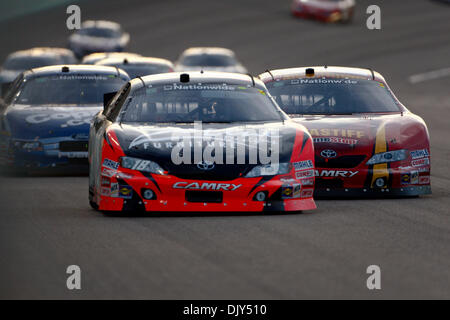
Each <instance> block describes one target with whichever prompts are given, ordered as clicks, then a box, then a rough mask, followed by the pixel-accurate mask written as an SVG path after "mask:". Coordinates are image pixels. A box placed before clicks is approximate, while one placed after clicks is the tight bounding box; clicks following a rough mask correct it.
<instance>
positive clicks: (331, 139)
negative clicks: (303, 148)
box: [313, 137, 358, 145]
mask: <svg viewBox="0 0 450 320" xmlns="http://www.w3.org/2000/svg"><path fill="white" fill-rule="evenodd" d="M313 142H314V143H339V144H350V145H352V144H357V143H358V140H356V139H348V138H339V137H320V138H313Z"/></svg>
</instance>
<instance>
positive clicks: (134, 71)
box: [118, 64, 170, 79]
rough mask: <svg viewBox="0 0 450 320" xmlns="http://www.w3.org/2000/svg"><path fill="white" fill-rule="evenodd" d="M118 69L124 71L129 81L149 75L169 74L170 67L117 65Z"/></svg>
mask: <svg viewBox="0 0 450 320" xmlns="http://www.w3.org/2000/svg"><path fill="white" fill-rule="evenodd" d="M118 67H119V68H120V69H122V70H125V72H126V73H128V75H129V76H130V79H133V78H136V77H143V76H147V75H150V74H157V73H166V72H170V67H168V66H165V65H150V64H149V65H146V64H141V65H131V64H130V65H119V66H118Z"/></svg>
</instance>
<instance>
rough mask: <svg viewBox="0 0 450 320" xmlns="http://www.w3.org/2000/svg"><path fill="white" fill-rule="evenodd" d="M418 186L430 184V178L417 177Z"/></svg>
mask: <svg viewBox="0 0 450 320" xmlns="http://www.w3.org/2000/svg"><path fill="white" fill-rule="evenodd" d="M419 184H430V176H422V177H419Z"/></svg>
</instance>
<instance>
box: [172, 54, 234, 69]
mask: <svg viewBox="0 0 450 320" xmlns="http://www.w3.org/2000/svg"><path fill="white" fill-rule="evenodd" d="M181 64H182V65H184V66H188V67H193V66H202V67H229V66H234V65H236V60H235V59H233V57H230V56H227V55H222V54H198V55H188V56H185V57H184V58H182V59H181Z"/></svg>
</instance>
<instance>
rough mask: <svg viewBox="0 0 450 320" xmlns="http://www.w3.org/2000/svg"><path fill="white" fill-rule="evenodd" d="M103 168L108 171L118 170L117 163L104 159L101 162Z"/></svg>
mask: <svg viewBox="0 0 450 320" xmlns="http://www.w3.org/2000/svg"><path fill="white" fill-rule="evenodd" d="M103 166H104V167H107V168H110V169H114V170H117V168H119V163H118V162H115V161H112V160H110V159H105V160H103Z"/></svg>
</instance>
